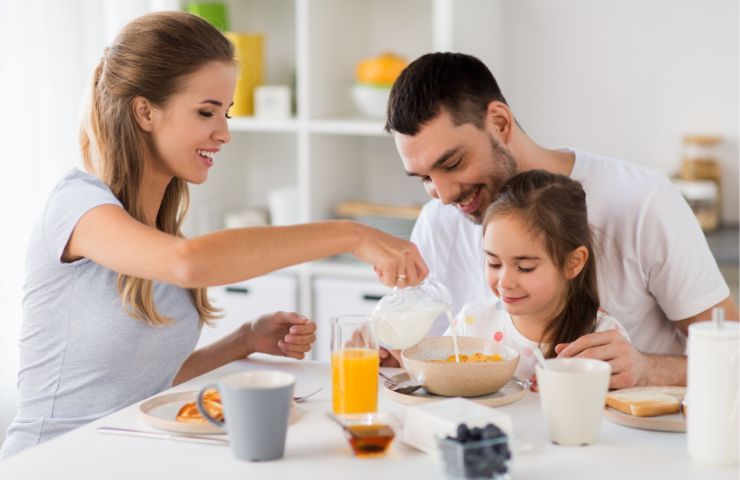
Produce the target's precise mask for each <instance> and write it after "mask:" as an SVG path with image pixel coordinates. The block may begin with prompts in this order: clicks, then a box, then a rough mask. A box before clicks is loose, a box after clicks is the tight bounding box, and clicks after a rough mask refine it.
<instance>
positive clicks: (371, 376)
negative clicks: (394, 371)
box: [331, 315, 380, 415]
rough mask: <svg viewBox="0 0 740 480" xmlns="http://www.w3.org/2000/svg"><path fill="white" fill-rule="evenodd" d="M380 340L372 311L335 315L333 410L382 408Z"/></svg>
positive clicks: (353, 411) (333, 328)
mask: <svg viewBox="0 0 740 480" xmlns="http://www.w3.org/2000/svg"><path fill="white" fill-rule="evenodd" d="M379 363H380V360H379V357H378V342H377V340H376V338H375V332H374V331H373V329H372V327H371V323H370V316H369V315H342V316H338V317H333V318H332V319H331V376H332V400H333V408H332V411H333V412H334V414H335V415H341V414H350V413H370V412H375V411H377V409H378V364H379Z"/></svg>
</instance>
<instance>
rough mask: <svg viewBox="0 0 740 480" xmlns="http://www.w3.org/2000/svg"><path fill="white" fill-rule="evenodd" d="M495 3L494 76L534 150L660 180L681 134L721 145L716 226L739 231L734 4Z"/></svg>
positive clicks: (653, 0) (739, 53) (667, 0)
mask: <svg viewBox="0 0 740 480" xmlns="http://www.w3.org/2000/svg"><path fill="white" fill-rule="evenodd" d="M503 3H504V5H505V8H504V9H503V11H504V14H505V18H506V21H505V22H504V23H503V28H504V29H505V30H506V31H505V33H504V35H503V38H504V48H503V57H502V58H501V59H500V64H498V65H494V67H498V68H500V72H501V80H502V81H501V83H502V88H503V91H504V94H505V95H506V98H507V100H508V101H509V103H510V104H511V105H512V109H513V111H514V113H515V115H516V116H517V117H518V120H519V121H520V122H521V124H522V126H523V127H524V129H525V130H526V131H527V132H528V133H529V134H530V135H531V136H532V137H533V138H534V139H535V140H536V141H539V142H541V143H542V144H544V145H546V146H574V147H579V148H582V149H585V150H590V151H593V152H596V153H603V154H609V155H614V156H617V157H621V158H624V159H627V160H631V161H634V162H638V163H641V164H645V165H649V166H651V167H653V168H655V169H657V170H659V171H661V172H663V173H665V174H669V175H670V174H672V173H674V172H675V171H677V170H678V169H679V166H680V161H681V137H682V135H684V134H690V133H712V134H718V135H721V136H723V137H724V139H725V144H724V145H723V147H722V149H721V152H720V154H721V158H720V160H721V162H722V168H723V174H724V187H725V188H724V192H723V193H724V201H723V217H724V219H725V220H726V221H727V222H730V223H734V224H737V223H738V202H739V200H738V128H739V125H738V88H739V86H740V79H739V78H738V63H739V62H740V44H739V40H738V15H739V14H740V13H739V12H738V2H737V0H702V1H697V0H619V1H608V0H597V1H595V0H560V1H550V0H516V1H504V2H503ZM499 37H501V35H499ZM494 74H496V69H494Z"/></svg>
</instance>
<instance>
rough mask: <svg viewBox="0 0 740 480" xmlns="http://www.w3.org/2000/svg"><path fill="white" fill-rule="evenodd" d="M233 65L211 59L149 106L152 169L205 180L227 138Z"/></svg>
mask: <svg viewBox="0 0 740 480" xmlns="http://www.w3.org/2000/svg"><path fill="white" fill-rule="evenodd" d="M236 76H237V72H236V67H235V66H233V65H231V64H228V63H224V62H217V61H214V62H210V63H207V64H206V65H204V66H203V67H201V68H200V69H199V70H197V71H196V72H194V73H192V74H191V75H189V76H187V77H185V79H184V82H185V83H184V85H183V87H182V88H181V89H180V90H179V91H178V92H177V93H175V94H174V95H172V96H171V97H170V99H169V100H168V102H167V104H166V105H163V106H162V107H161V108H157V107H152V110H151V129H150V132H151V137H152V140H153V144H154V145H153V146H154V155H153V159H152V160H153V162H152V164H153V165H152V166H153V168H154V169H155V170H156V171H158V172H160V173H163V174H165V175H168V176H170V177H178V178H180V179H182V180H185V181H187V182H189V183H196V184H199V183H203V182H205V181H206V179H207V178H208V170H209V169H210V168H211V167H212V166H213V162H214V157H215V155H216V154H217V153H218V151H219V150H220V149H221V146H222V145H224V144H226V143H228V142H229V140H231V135H230V134H229V126H228V124H227V119H228V118H230V117H229V116H228V111H229V108H230V107H231V105H232V104H233V98H234V87H235V85H236Z"/></svg>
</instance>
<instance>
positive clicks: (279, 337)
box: [242, 312, 316, 360]
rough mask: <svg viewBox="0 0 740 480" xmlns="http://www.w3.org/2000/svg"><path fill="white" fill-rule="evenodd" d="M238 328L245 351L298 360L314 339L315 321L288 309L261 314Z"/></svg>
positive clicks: (309, 347)
mask: <svg viewBox="0 0 740 480" xmlns="http://www.w3.org/2000/svg"><path fill="white" fill-rule="evenodd" d="M242 328H243V329H244V337H245V338H244V340H245V342H246V344H247V355H250V354H252V353H254V352H259V353H269V354H270V355H280V356H285V357H292V358H297V359H299V360H301V359H303V358H304V357H305V356H306V355H305V354H306V353H307V352H308V351H310V350H311V344H313V342H315V341H316V335H315V332H316V324H315V323H314V322H312V321H311V320H309V319H308V318H306V317H304V316H303V315H299V314H297V313H292V312H275V313H270V314H267V315H262V316H261V317H259V318H258V319H257V320H255V321H254V322H249V323H245V324H244V325H243V327H242Z"/></svg>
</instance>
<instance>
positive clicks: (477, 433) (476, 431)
mask: <svg viewBox="0 0 740 480" xmlns="http://www.w3.org/2000/svg"><path fill="white" fill-rule="evenodd" d="M482 435H483V430H481V429H480V428H478V427H475V428H473V429H472V430H470V439H471V440H475V441H478V440H480V439H481V436H482Z"/></svg>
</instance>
